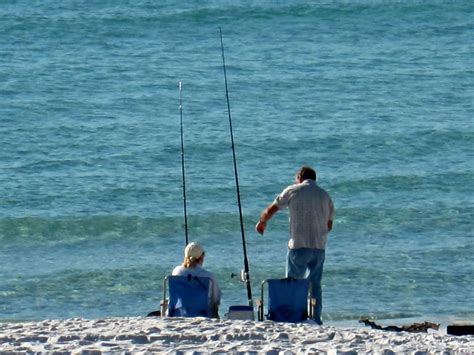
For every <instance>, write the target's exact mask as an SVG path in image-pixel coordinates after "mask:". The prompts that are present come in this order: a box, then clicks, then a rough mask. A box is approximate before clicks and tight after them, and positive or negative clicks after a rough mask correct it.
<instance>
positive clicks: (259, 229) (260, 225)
mask: <svg viewBox="0 0 474 355" xmlns="http://www.w3.org/2000/svg"><path fill="white" fill-rule="evenodd" d="M266 226H267V223H266V222H262V221H261V220H260V221H258V222H257V225H256V226H255V229H256V230H257V232H258V233H259V234H262V235H263V232H265V227H266Z"/></svg>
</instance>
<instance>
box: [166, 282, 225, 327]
mask: <svg viewBox="0 0 474 355" xmlns="http://www.w3.org/2000/svg"><path fill="white" fill-rule="evenodd" d="M171 278H183V279H187V281H190V282H191V281H192V280H198V281H199V282H200V283H201V282H205V283H208V288H207V289H208V290H209V291H210V292H212V287H213V284H212V279H211V278H209V277H203V276H193V275H190V274H189V275H186V276H174V275H168V276H166V277H165V278H164V280H163V299H162V300H161V302H160V310H161V316H162V317H173V316H172V315H171V316H170V315H168V313H169V305H170V299H169V297H168V286H169V280H170V279H171ZM170 296H171V295H170ZM208 297H209V295H208ZM208 303H209V304H208V308H207V312H208V314H209V316H208V317H209V318H215V317H218V315H217V314H216V313H217V310H216V309H215V307H214V305H212V304H211V301H210V298H208ZM203 317H207V316H205V315H203Z"/></svg>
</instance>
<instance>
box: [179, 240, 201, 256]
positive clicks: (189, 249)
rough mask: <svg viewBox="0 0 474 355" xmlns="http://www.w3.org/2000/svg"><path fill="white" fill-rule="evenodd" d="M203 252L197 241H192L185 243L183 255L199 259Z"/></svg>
mask: <svg viewBox="0 0 474 355" xmlns="http://www.w3.org/2000/svg"><path fill="white" fill-rule="evenodd" d="M203 254H204V249H203V248H202V246H200V245H199V244H198V243H195V242H192V243H189V244H188V245H186V249H184V256H185V257H186V258H193V259H199V258H200V257H201V256H203Z"/></svg>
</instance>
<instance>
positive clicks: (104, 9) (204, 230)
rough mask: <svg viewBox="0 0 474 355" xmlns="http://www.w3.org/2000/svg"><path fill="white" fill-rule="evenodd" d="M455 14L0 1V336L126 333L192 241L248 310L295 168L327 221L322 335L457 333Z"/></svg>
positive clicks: (422, 8)
mask: <svg viewBox="0 0 474 355" xmlns="http://www.w3.org/2000/svg"><path fill="white" fill-rule="evenodd" d="M473 12H474V5H473V4H472V2H471V1H463V0H460V1H435V0H427V1H351V2H348V1H342V0H341V1H309V2H308V1H291V2H290V1H283V0H282V1H276V0H275V1H255V2H247V1H228V2H225V1H224V2H223V1H200V2H198V3H197V2H191V3H189V2H179V1H160V2H151V1H146V0H138V1H135V2H128V1H101V2H98V1H87V2H86V1H62V2H59V3H58V2H56V1H41V2H34V3H31V2H29V1H3V2H1V3H0V33H2V35H1V36H0V98H1V101H2V105H0V196H1V204H0V320H30V319H45V318H66V317H86V318H94V317H106V316H135V315H145V314H146V313H148V312H149V311H151V310H155V309H157V308H158V305H159V301H160V299H161V298H162V289H163V287H162V280H163V277H164V276H165V275H166V274H168V273H169V272H170V271H171V270H172V268H173V267H174V266H175V265H176V264H178V263H180V262H181V259H182V249H183V247H184V228H183V211H182V208H183V205H182V187H181V184H182V181H181V153H180V126H179V109H178V104H179V101H178V99H179V95H178V86H177V83H178V82H179V81H182V82H183V120H184V141H185V160H186V161H185V163H186V187H187V202H188V212H189V221H188V222H189V223H188V225H189V234H190V239H191V240H195V241H198V242H200V243H202V244H203V245H204V247H205V248H206V251H207V258H206V266H207V267H208V268H209V269H211V270H212V271H214V272H215V273H216V274H217V277H218V279H219V282H220V284H221V287H222V289H223V292H224V299H223V307H222V308H223V311H221V313H224V312H225V310H226V308H227V307H228V306H229V305H232V304H245V303H246V290H245V287H244V286H243V284H240V283H239V282H238V281H237V280H236V279H235V278H231V277H230V275H231V273H238V272H239V271H240V270H241V269H242V268H243V256H242V245H241V234H240V224H239V213H238V207H237V199H236V192H235V181H234V172H233V163H232V151H231V145H230V136H229V124H228V117H227V105H226V97H225V87H224V77H223V70H222V58H221V52H220V38H219V27H221V28H222V31H223V36H224V45H225V50H226V52H225V53H226V64H227V75H228V81H229V98H230V106H231V112H232V119H233V128H234V138H235V149H236V155H237V164H238V172H239V182H240V189H241V199H242V208H243V214H244V215H243V218H244V227H245V236H246V239H247V250H248V258H249V262H250V275H251V279H252V286H253V287H252V289H253V294H254V298H255V299H256V298H258V297H259V285H260V282H261V280H263V279H265V278H270V277H280V276H283V273H284V261H285V254H286V243H287V240H288V226H287V215H286V214H285V213H281V214H279V215H277V216H276V217H275V218H274V219H273V220H272V221H271V222H270V223H269V226H268V230H267V233H266V235H265V236H264V237H260V236H257V235H256V233H255V231H254V224H255V222H256V221H257V219H258V216H259V213H260V211H261V210H262V209H263V208H264V207H265V206H266V205H267V204H268V203H269V202H270V201H271V200H272V199H273V198H274V197H275V195H276V194H277V193H279V192H280V191H281V190H282V189H283V188H284V187H285V186H286V185H288V184H289V183H291V182H292V180H293V176H294V173H295V171H296V170H297V168H298V167H299V166H300V165H302V164H309V165H311V166H314V167H315V168H316V169H317V170H318V176H319V178H318V180H319V183H320V185H321V186H323V187H324V188H325V189H327V190H328V191H329V192H330V194H331V195H332V197H333V200H334V203H335V206H336V210H337V216H336V220H335V227H334V230H333V232H332V234H331V235H330V239H329V244H328V249H327V261H326V264H325V273H324V276H323V295H324V309H323V317H324V319H325V320H333V321H347V322H350V321H354V320H357V319H358V318H359V317H361V316H366V315H370V316H373V317H376V318H379V319H381V318H392V319H398V318H425V319H430V320H439V319H460V320H471V321H472V320H474V309H473V307H472V302H470V301H469V300H470V299H472V295H473V294H474V287H473V284H472V275H473V272H474V262H473V257H472V254H473V251H474V239H473V225H474V224H473V222H472V221H473V214H474V213H473V212H474V208H473V207H474V204H473V191H474V187H473V175H474V173H473V170H474V169H473V168H474V164H473V162H474V160H473V153H474V152H473V135H474V134H473V114H474V105H473V77H474V72H473V69H472V68H473V67H474V65H473V64H474V63H473V60H472V58H473V47H472V38H473V36H474V30H473Z"/></svg>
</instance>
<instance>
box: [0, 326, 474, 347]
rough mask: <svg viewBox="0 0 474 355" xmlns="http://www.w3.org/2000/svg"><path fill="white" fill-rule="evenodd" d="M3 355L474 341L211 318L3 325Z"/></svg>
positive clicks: (461, 344) (470, 342) (0, 337)
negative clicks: (18, 354) (12, 353)
mask: <svg viewBox="0 0 474 355" xmlns="http://www.w3.org/2000/svg"><path fill="white" fill-rule="evenodd" d="M0 352H2V353H5V352H56V353H57V352H61V353H94V354H95V353H97V354H99V353H114V352H133V353H137V352H138V353H140V352H142V353H143V352H150V353H151V352H153V353H196V352H201V353H231V354H237V353H261V354H302V353H316V352H318V353H321V352H322V353H331V354H333V353H346V352H358V353H393V352H395V353H400V352H403V353H429V354H431V353H466V354H468V353H473V352H474V336H449V335H446V334H445V332H444V333H443V332H435V333H407V332H401V333H397V332H388V331H381V330H372V329H370V328H364V327H353V328H340V327H334V326H317V325H313V324H308V323H301V324H286V323H274V322H272V321H264V322H254V321H237V320H233V321H230V320H215V319H207V318H155V317H148V318H146V317H132V318H106V319H97V320H87V319H81V318H75V319H67V320H45V321H40V322H24V323H0Z"/></svg>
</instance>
